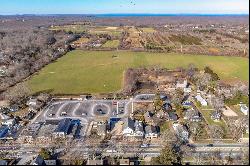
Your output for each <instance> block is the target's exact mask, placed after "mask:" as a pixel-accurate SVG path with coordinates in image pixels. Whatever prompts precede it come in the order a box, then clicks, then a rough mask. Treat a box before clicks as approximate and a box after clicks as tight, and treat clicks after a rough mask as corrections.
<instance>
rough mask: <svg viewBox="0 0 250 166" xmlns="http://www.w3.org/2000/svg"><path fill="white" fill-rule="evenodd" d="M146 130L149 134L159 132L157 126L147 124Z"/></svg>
mask: <svg viewBox="0 0 250 166" xmlns="http://www.w3.org/2000/svg"><path fill="white" fill-rule="evenodd" d="M145 132H146V134H149V133H155V134H157V130H156V127H155V126H146V127H145Z"/></svg>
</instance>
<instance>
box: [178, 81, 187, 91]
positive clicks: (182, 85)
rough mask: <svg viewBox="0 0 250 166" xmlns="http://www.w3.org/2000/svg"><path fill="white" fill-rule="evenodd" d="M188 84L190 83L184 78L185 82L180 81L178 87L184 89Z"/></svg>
mask: <svg viewBox="0 0 250 166" xmlns="http://www.w3.org/2000/svg"><path fill="white" fill-rule="evenodd" d="M187 85H188V83H187V80H184V81H183V83H180V82H179V81H178V82H177V84H176V88H182V89H184V88H186V87H187Z"/></svg>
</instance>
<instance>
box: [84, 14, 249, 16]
mask: <svg viewBox="0 0 250 166" xmlns="http://www.w3.org/2000/svg"><path fill="white" fill-rule="evenodd" d="M89 16H94V17H164V16H166V17H167V16H249V14H94V15H89Z"/></svg>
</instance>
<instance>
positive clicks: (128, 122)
mask: <svg viewBox="0 0 250 166" xmlns="http://www.w3.org/2000/svg"><path fill="white" fill-rule="evenodd" d="M122 134H123V135H124V136H134V121H133V120H132V119H130V118H125V119H123V130H122Z"/></svg>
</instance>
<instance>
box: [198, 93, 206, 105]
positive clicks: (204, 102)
mask: <svg viewBox="0 0 250 166" xmlns="http://www.w3.org/2000/svg"><path fill="white" fill-rule="evenodd" d="M195 98H196V100H197V101H198V102H200V103H201V105H202V106H207V101H206V100H205V99H204V98H203V97H202V96H201V95H200V94H198V95H197V96H195Z"/></svg>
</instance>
